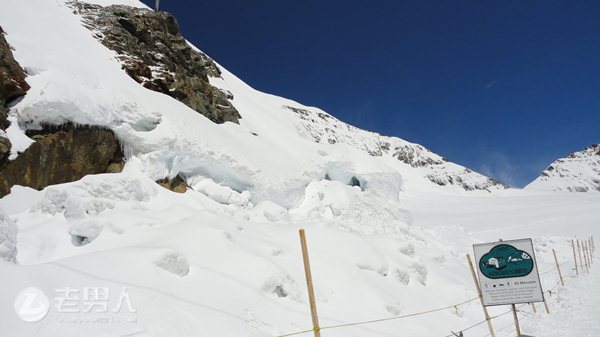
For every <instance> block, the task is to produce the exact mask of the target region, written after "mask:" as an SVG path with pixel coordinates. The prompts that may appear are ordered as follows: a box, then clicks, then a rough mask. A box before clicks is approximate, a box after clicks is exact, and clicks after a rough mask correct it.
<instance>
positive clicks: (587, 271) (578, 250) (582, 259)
mask: <svg viewBox="0 0 600 337" xmlns="http://www.w3.org/2000/svg"><path fill="white" fill-rule="evenodd" d="M580 243H581V242H580V240H577V252H579V261H583V265H584V266H585V271H586V273H588V274H589V273H590V271H589V269H588V266H587V259H585V258H583V257H582V255H581V244H580ZM581 270H582V271H583V267H582V268H581Z"/></svg>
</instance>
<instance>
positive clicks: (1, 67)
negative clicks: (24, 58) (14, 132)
mask: <svg viewBox="0 0 600 337" xmlns="http://www.w3.org/2000/svg"><path fill="white" fill-rule="evenodd" d="M27 90H29V85H28V84H27V82H25V72H24V71H23V69H21V66H20V65H19V63H17V61H15V58H14V57H13V53H12V50H11V49H10V46H9V45H8V42H6V39H5V38H4V31H3V30H2V27H0V130H6V128H7V127H8V121H7V120H6V118H7V115H8V109H7V108H6V105H7V104H8V103H10V102H11V101H13V100H14V99H16V98H19V97H21V96H23V95H25V93H27ZM2 135H3V133H2V132H0V161H1V160H6V158H7V157H8V155H9V153H10V148H11V144H10V141H9V140H8V138H6V137H3V136H2Z"/></svg>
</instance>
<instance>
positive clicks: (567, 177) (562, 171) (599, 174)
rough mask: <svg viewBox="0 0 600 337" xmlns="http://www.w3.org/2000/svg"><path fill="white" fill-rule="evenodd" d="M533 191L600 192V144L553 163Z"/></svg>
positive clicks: (533, 183) (531, 184) (541, 176)
mask: <svg viewBox="0 0 600 337" xmlns="http://www.w3.org/2000/svg"><path fill="white" fill-rule="evenodd" d="M525 188H526V189H531V190H551V191H568V192H600V144H594V145H592V146H590V147H588V148H586V149H584V150H583V151H577V152H573V153H571V154H569V155H568V156H567V157H565V158H561V159H558V160H556V161H555V162H553V163H552V164H551V165H550V166H548V168H547V169H545V170H544V172H542V174H541V175H540V176H539V177H538V178H537V179H536V180H534V181H533V182H532V183H530V184H529V185H527V186H526V187H525Z"/></svg>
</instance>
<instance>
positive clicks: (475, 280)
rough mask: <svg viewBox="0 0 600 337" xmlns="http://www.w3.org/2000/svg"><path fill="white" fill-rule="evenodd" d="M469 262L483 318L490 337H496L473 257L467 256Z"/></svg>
mask: <svg viewBox="0 0 600 337" xmlns="http://www.w3.org/2000/svg"><path fill="white" fill-rule="evenodd" d="M467 262H468V263H469V268H470V269H471V276H473V283H475V288H477V295H479V303H481V308H483V316H484V317H485V320H486V321H487V326H488V329H489V330H490V336H491V337H496V333H495V332H494V328H493V327H492V321H491V320H490V315H489V314H488V311H487V308H486V307H485V305H483V295H482V294H481V288H479V282H477V276H476V275H475V268H473V262H471V255H469V254H467Z"/></svg>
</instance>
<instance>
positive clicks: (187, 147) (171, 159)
mask: <svg viewBox="0 0 600 337" xmlns="http://www.w3.org/2000/svg"><path fill="white" fill-rule="evenodd" d="M96 2H99V3H101V4H109V3H117V2H120V1H96ZM129 2H131V1H129ZM126 3H128V2H126ZM7 7H8V8H7V9H6V10H3V11H2V14H0V15H2V17H1V19H2V26H3V28H4V30H5V31H6V32H7V36H6V38H7V40H8V41H9V43H10V44H11V46H12V47H13V48H14V49H15V51H14V55H15V58H16V59H17V60H18V61H19V62H20V63H21V65H22V66H23V67H24V68H25V69H26V71H27V72H28V73H29V77H28V79H27V80H28V82H29V83H30V84H31V86H32V88H31V90H30V91H29V92H28V94H27V95H26V96H25V98H24V99H23V101H21V102H20V103H19V104H17V105H16V106H15V107H14V108H13V109H12V111H11V118H12V120H13V121H14V122H15V123H13V124H17V123H18V125H19V127H20V128H21V129H25V128H27V129H32V128H37V127H39V126H40V125H42V124H62V123H66V122H72V123H75V124H88V125H97V126H105V127H107V128H109V129H111V130H113V131H114V132H115V133H116V135H117V137H118V138H119V139H120V140H121V142H122V144H123V146H124V147H125V153H126V155H127V157H128V159H129V160H128V163H127V165H128V166H135V167H136V168H137V169H139V170H140V171H142V172H144V173H145V174H147V175H148V176H149V177H150V178H151V179H154V180H156V179H161V178H164V177H165V176H169V177H171V178H172V177H174V176H176V175H177V174H180V175H181V176H183V177H185V178H186V179H187V180H189V181H197V180H198V179H201V178H209V179H212V180H213V181H215V182H217V183H219V184H221V185H225V186H227V187H230V188H232V189H234V190H236V191H238V192H242V191H249V192H250V193H251V198H252V201H253V202H260V201H262V200H271V201H274V202H277V203H279V204H280V205H282V206H284V207H291V206H294V205H296V204H297V203H298V202H300V201H301V197H302V195H301V194H302V193H299V192H300V191H302V190H303V188H304V186H306V185H307V184H308V183H310V182H311V181H314V180H319V179H322V178H324V177H325V176H328V177H329V178H331V179H333V180H336V179H337V180H341V181H343V182H349V181H350V179H351V177H353V176H354V177H356V178H357V179H358V180H359V181H360V182H361V183H362V187H363V188H364V189H372V190H377V189H378V188H379V186H381V185H382V183H383V182H382V181H376V180H377V179H378V178H374V176H377V177H380V176H381V174H385V175H386V177H387V178H386V179H385V180H386V182H385V185H386V186H393V187H390V188H392V189H395V191H396V192H394V193H397V192H398V191H400V190H402V189H404V190H408V189H422V188H425V189H435V188H437V187H439V186H442V187H445V189H449V190H488V191H491V190H498V189H503V188H504V187H503V186H502V185H500V184H498V183H496V182H494V181H492V180H491V179H489V178H487V177H484V176H482V175H480V174H477V173H475V172H472V171H470V170H468V169H466V168H464V167H461V166H459V165H456V164H453V163H450V162H447V161H446V160H444V159H443V158H442V157H440V156H438V155H436V154H434V153H432V152H430V151H429V150H427V149H425V148H423V147H422V146H419V145H416V144H411V143H408V142H406V141H403V140H401V139H398V138H391V137H384V136H380V135H377V134H374V133H371V132H366V131H363V130H360V129H357V128H354V127H351V126H349V125H347V124H345V123H342V122H340V121H339V120H337V119H335V118H333V117H332V116H330V115H329V114H327V113H325V112H324V111H321V110H319V109H317V108H311V107H306V106H303V105H301V104H299V103H297V102H294V101H290V100H287V99H284V98H280V97H275V96H271V95H267V94H264V93H261V92H258V91H256V90H254V89H252V88H250V87H248V86H247V85H246V84H245V83H243V82H242V81H240V80H239V79H238V78H236V77H235V76H234V75H232V74H231V73H229V72H227V70H226V69H221V70H222V76H221V77H219V78H211V83H212V84H213V85H214V86H216V87H218V88H221V89H224V90H227V92H229V93H231V94H232V95H233V99H231V102H232V103H233V105H234V106H235V107H236V108H237V110H238V111H239V112H240V114H241V115H242V120H241V121H240V125H235V124H232V123H226V124H224V125H216V124H214V123H212V122H211V121H209V120H208V119H206V118H204V117H203V116H201V115H199V114H198V113H196V112H195V111H193V110H192V109H190V108H189V107H187V106H185V105H183V104H181V103H180V102H178V101H176V100H175V99H173V98H171V97H168V96H166V95H162V94H157V93H156V92H153V91H150V90H148V89H146V88H144V87H142V86H141V85H139V84H138V83H136V82H135V81H133V80H132V79H131V78H130V77H129V76H128V75H127V74H126V73H125V72H124V71H123V70H122V69H121V64H120V63H119V61H118V60H117V58H116V54H115V52H113V51H111V50H109V49H107V48H106V47H105V46H103V45H102V44H100V43H99V41H98V40H97V38H96V37H95V36H96V35H97V32H93V31H90V30H88V29H86V28H84V27H83V26H82V22H81V21H82V17H81V16H79V15H77V14H74V13H73V9H72V8H71V6H70V5H68V4H67V3H64V2H62V1H50V2H48V1H40V2H37V1H32V2H27V3H26V4H21V3H10V5H8V4H7ZM42 12H43V13H48V14H47V15H46V14H45V15H40V16H38V15H36V14H35V13H42ZM15 127H16V125H14V126H13V127H12V128H13V129H12V130H11V131H12V132H11V135H12V138H13V139H14V141H13V143H14V144H23V146H14V148H13V152H15V153H14V154H13V156H14V155H15V154H16V151H22V150H23V149H24V147H25V146H27V145H28V144H29V142H27V141H24V140H23V139H22V138H23V137H22V135H21V136H20V135H18V134H17V132H16V131H17V130H14V128H15ZM384 188H385V189H389V188H388V187H384ZM388 192H390V191H384V193H388Z"/></svg>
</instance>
